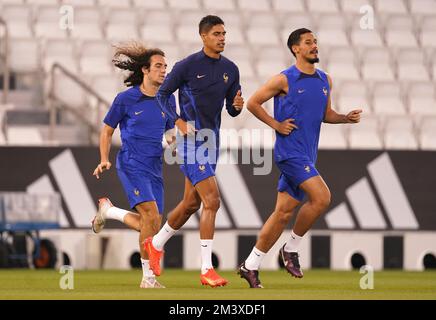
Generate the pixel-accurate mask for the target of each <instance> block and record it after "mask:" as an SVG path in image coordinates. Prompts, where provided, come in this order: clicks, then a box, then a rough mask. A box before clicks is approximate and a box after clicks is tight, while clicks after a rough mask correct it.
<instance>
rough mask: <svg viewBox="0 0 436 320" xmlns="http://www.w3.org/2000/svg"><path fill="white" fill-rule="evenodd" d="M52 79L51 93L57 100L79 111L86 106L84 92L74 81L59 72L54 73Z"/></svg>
mask: <svg viewBox="0 0 436 320" xmlns="http://www.w3.org/2000/svg"><path fill="white" fill-rule="evenodd" d="M54 77H55V78H54V80H53V84H54V88H53V93H54V94H55V96H56V97H57V100H60V101H61V102H63V103H65V104H66V105H68V106H70V107H71V108H76V109H80V108H83V107H85V106H86V94H85V91H84V90H83V89H82V88H81V87H80V86H79V85H78V84H77V83H76V82H75V81H73V80H72V79H71V78H69V77H67V76H65V75H64V74H63V73H60V72H56V73H55V75H54Z"/></svg>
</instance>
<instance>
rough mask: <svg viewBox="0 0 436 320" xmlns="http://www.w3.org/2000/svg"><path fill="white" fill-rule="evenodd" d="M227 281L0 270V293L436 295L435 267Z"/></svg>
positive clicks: (171, 274)
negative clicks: (255, 284) (367, 281)
mask: <svg viewBox="0 0 436 320" xmlns="http://www.w3.org/2000/svg"><path fill="white" fill-rule="evenodd" d="M220 274H222V275H223V276H225V277H227V279H228V280H229V281H230V284H229V285H228V286H227V287H223V288H209V287H203V286H201V285H200V281H199V275H198V272H195V271H182V270H170V269H168V270H165V271H164V273H163V274H162V276H161V277H160V278H159V280H160V281H161V283H163V284H164V285H165V286H166V287H167V288H166V289H160V290H159V289H139V281H140V278H141V271H140V270H132V271H106V270H105V271H76V272H74V290H61V289H60V287H59V282H60V279H61V277H62V276H63V274H60V273H59V272H58V271H55V270H0V299H2V300H4V299H146V300H153V299H157V300H165V299H174V300H193V299H216V300H221V299H229V300H238V299H244V300H248V299H249V300H256V299H273V300H279V299H287V300H288V299H353V300H355V299H436V272H434V271H432V272H430V271H427V272H403V271H381V272H375V273H374V289H373V290H362V289H360V286H359V283H360V279H361V277H362V276H363V275H362V274H360V273H359V272H358V271H349V272H346V271H344V272H340V271H328V270H307V271H306V272H305V275H304V278H303V279H295V278H291V277H290V276H289V275H288V274H286V273H285V272H284V271H262V272H261V280H262V283H263V285H264V286H265V289H261V290H253V289H248V288H247V283H246V282H245V280H243V279H240V278H239V277H238V276H237V275H236V274H235V273H234V272H220Z"/></svg>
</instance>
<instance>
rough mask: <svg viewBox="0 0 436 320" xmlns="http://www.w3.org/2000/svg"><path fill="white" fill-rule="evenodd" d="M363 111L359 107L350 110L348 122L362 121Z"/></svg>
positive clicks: (347, 117) (347, 116)
mask: <svg viewBox="0 0 436 320" xmlns="http://www.w3.org/2000/svg"><path fill="white" fill-rule="evenodd" d="M362 112H363V110H362V109H357V110H353V111H351V112H349V113H348V114H347V115H346V116H345V118H346V120H347V123H358V122H360V114H361V113H362Z"/></svg>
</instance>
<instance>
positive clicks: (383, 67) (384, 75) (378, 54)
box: [362, 49, 394, 81]
mask: <svg viewBox="0 0 436 320" xmlns="http://www.w3.org/2000/svg"><path fill="white" fill-rule="evenodd" d="M362 58H363V59H362V60H363V61H362V76H363V78H364V79H365V80H370V81H392V80H394V72H393V68H392V60H393V57H392V55H391V54H390V52H389V51H387V50H386V49H367V50H364V52H363V54H362Z"/></svg>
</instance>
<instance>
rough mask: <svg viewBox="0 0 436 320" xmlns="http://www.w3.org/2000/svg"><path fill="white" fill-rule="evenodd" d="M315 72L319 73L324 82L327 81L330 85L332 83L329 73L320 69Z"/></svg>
mask: <svg viewBox="0 0 436 320" xmlns="http://www.w3.org/2000/svg"><path fill="white" fill-rule="evenodd" d="M315 71H316V72H317V73H318V75H319V77H320V78H321V79H322V80H324V81H327V82H329V83H330V82H331V77H330V75H329V74H328V73H327V72H325V71H324V70H322V69H320V68H316V70H315Z"/></svg>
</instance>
